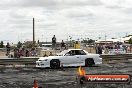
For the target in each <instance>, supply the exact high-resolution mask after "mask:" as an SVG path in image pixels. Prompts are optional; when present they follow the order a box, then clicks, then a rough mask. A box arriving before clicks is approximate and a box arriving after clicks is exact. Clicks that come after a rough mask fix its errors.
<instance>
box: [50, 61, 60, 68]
mask: <svg viewBox="0 0 132 88" xmlns="http://www.w3.org/2000/svg"><path fill="white" fill-rule="evenodd" d="M50 68H53V69H58V68H60V61H59V60H58V59H53V60H51V61H50Z"/></svg>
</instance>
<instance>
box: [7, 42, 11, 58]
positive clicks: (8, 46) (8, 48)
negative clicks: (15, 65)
mask: <svg viewBox="0 0 132 88" xmlns="http://www.w3.org/2000/svg"><path fill="white" fill-rule="evenodd" d="M10 48H11V47H10V44H9V42H8V43H7V45H6V51H7V53H6V56H8V55H9V54H10Z"/></svg>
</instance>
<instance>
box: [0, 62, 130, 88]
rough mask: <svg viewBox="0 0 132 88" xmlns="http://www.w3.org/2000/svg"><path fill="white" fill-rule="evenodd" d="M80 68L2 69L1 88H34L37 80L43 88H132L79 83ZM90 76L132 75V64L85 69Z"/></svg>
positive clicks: (106, 65)
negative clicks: (105, 74) (109, 74)
mask: <svg viewBox="0 0 132 88" xmlns="http://www.w3.org/2000/svg"><path fill="white" fill-rule="evenodd" d="M77 69H78V68H64V69H63V70H55V69H37V68H1V69H0V88H32V86H33V81H34V79H36V80H37V81H38V84H39V86H42V88H132V83H130V84H88V83H85V84H83V85H81V84H79V83H77V80H76V76H77ZM84 69H85V70H86V72H87V73H88V74H96V73H97V74H99V73H115V74H119V73H120V74H130V75H132V63H119V64H102V65H100V66H97V67H84Z"/></svg>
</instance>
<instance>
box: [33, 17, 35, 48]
mask: <svg viewBox="0 0 132 88" xmlns="http://www.w3.org/2000/svg"><path fill="white" fill-rule="evenodd" d="M34 26H35V24H34V18H33V47H34V46H35V29H34V28H35V27H34Z"/></svg>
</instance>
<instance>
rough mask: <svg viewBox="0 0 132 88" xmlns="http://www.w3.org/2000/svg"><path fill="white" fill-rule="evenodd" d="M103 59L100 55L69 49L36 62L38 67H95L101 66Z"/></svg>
mask: <svg viewBox="0 0 132 88" xmlns="http://www.w3.org/2000/svg"><path fill="white" fill-rule="evenodd" d="M101 63H102V58H100V55H99V54H91V53H88V52H87V51H85V50H82V49H68V50H64V51H62V52H61V53H60V54H58V55H57V56H49V57H40V58H39V59H38V61H36V67H40V68H46V67H50V68H60V67H61V66H63V67H70V66H93V65H95V64H101Z"/></svg>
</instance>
